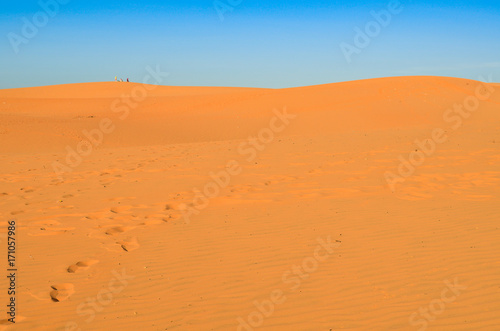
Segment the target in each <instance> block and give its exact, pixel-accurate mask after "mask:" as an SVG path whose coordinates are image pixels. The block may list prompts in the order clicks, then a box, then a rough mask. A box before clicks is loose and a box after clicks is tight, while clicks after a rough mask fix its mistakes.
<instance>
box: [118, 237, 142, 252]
mask: <svg viewBox="0 0 500 331" xmlns="http://www.w3.org/2000/svg"><path fill="white" fill-rule="evenodd" d="M118 245H121V247H122V248H123V250H124V251H126V252H131V251H135V250H136V249H138V248H139V246H140V245H139V243H138V242H137V237H132V238H128V239H126V240H124V241H120V242H118Z"/></svg>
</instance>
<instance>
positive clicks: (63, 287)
mask: <svg viewBox="0 0 500 331" xmlns="http://www.w3.org/2000/svg"><path fill="white" fill-rule="evenodd" d="M51 287H52V291H51V292H50V298H51V299H52V301H54V302H61V301H64V300H66V299H68V298H69V297H70V296H71V295H72V294H73V293H75V286H74V285H73V284H70V283H65V284H59V285H52V286H51Z"/></svg>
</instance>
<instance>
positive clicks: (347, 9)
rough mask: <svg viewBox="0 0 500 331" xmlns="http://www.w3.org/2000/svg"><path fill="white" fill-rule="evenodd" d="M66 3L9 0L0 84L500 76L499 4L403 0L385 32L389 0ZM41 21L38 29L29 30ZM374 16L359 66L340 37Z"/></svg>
mask: <svg viewBox="0 0 500 331" xmlns="http://www.w3.org/2000/svg"><path fill="white" fill-rule="evenodd" d="M51 1H52V2H53V1H56V0H42V1H41V2H48V3H49V2H51ZM59 1H60V2H67V3H66V4H61V5H59V8H58V9H57V8H51V9H52V10H53V9H57V10H53V12H52V13H51V14H53V17H50V16H49V15H46V14H44V13H45V11H44V10H43V9H42V7H41V6H40V4H39V2H38V1H37V0H21V1H8V2H7V1H3V2H2V5H1V10H0V33H1V38H0V88H14V87H28V86H39V85H52V84H66V83H77V82H97V81H110V80H113V79H114V77H115V76H118V77H119V78H120V77H121V78H124V79H126V78H127V77H129V78H130V79H131V80H132V81H142V78H143V77H144V76H145V75H146V73H147V72H146V70H145V68H146V67H147V66H150V67H153V68H154V67H156V66H160V68H161V69H162V71H166V72H169V73H170V76H169V78H168V79H167V80H168V81H166V82H164V83H163V84H164V85H189V86H242V87H272V88H281V87H291V86H304V85H315V84H325V83H333V82H340V81H348V80H357V79H365V78H376V77H385V76H403V75H437V76H453V77H462V78H470V79H478V77H479V75H483V76H487V75H489V74H493V79H494V80H495V81H500V1H498V0H491V1H486V0H475V1H472V0H467V1H465V0H433V1H418V0H413V1H406V0H401V1H400V3H401V8H402V9H403V10H402V11H401V12H399V13H396V14H391V20H390V23H389V24H384V25H386V26H382V25H381V24H380V23H377V24H378V26H379V28H380V29H379V30H380V31H377V26H376V25H373V24H371V25H370V21H374V20H375V19H374V18H373V17H372V15H371V12H372V11H375V12H380V11H382V10H387V8H388V4H389V3H390V2H391V0H386V1H345V0H342V1H336V0H308V1H304V0H300V1H299V0H282V1H272V0H265V1H260V0H220V1H219V0H217V1H215V2H214V1H213V0H199V1H198V0H196V1H195V0H176V1H159V0H158V1H156V0H143V1H140V2H139V1H131V0H110V1H103V0H59ZM231 3H232V4H231ZM216 5H217V6H219V8H220V9H219V10H217V9H216ZM52 7H54V6H52ZM398 8H399V7H398ZM49 11H50V10H49ZM34 15H35V17H34ZM44 18H48V19H47V20H45V21H47V22H44ZM33 20H35V21H36V22H35V23H38V25H40V27H39V28H37V29H38V31H37V32H36V33H33V31H30V30H29V29H27V28H26V27H25V25H26V24H27V23H26V22H29V24H31V23H33ZM44 23H46V24H44ZM367 24H368V27H371V28H372V30H370V31H372V32H371V33H370V34H371V35H372V37H369V38H370V40H369V44H368V45H364V44H363V43H361V44H360V41H359V40H358V45H361V46H363V48H360V47H358V48H357V50H358V52H357V53H352V54H351V56H350V60H351V62H350V63H349V62H348V61H347V60H346V56H345V55H344V52H343V51H342V48H341V45H344V46H345V45H347V44H349V45H351V46H353V47H356V44H355V41H354V38H355V35H356V31H355V28H359V29H361V30H365V28H366V27H367ZM23 27H24V28H23ZM23 29H24V32H23ZM358 31H359V30H358ZM361 41H362V42H365V43H366V41H363V40H361ZM342 43H344V44H342ZM13 45H14V47H13ZM365 46H366V47H365ZM16 48H17V50H18V52H17V53H16V52H15V49H16Z"/></svg>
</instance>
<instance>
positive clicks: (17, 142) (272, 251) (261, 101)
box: [0, 77, 500, 331]
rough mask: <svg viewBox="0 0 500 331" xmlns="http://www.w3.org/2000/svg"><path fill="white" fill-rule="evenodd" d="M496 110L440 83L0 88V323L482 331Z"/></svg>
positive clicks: (497, 271) (489, 93)
mask: <svg viewBox="0 0 500 331" xmlns="http://www.w3.org/2000/svg"><path fill="white" fill-rule="evenodd" d="M144 91H147V97H144V96H145V95H144V94H143V92H144ZM130 95H135V96H136V97H130ZM454 105H462V106H458V108H454V107H455V106H454ZM499 109H500V85H499V84H486V83H481V82H479V81H472V80H464V79H455V78H444V77H397V78H383V79H372V80H362V81H353V82H346V83H336V84H328V85H319V86H308V87H301V88H289V89H251V88H215V87H172V86H142V85H141V84H137V83H115V82H109V83H108V82H105V83H86V84H71V85H60V86H47V87H37V88H23V89H12V90H0V139H1V144H0V164H1V165H0V173H1V176H0V220H1V224H2V226H1V227H0V241H1V243H0V245H1V250H0V258H1V260H2V266H4V267H3V269H2V273H3V272H4V270H6V263H5V261H6V259H7V258H6V251H7V250H6V239H7V238H6V234H7V221H8V220H12V219H15V220H16V222H17V234H16V236H17V239H16V240H17V263H18V266H17V267H18V275H17V282H18V283H17V284H18V288H17V300H18V306H17V316H16V325H15V326H9V324H8V322H7V320H6V319H7V318H8V316H6V315H4V316H1V318H0V329H6V330H188V331H191V330H193V331H194V330H196V331H198V330H243V331H249V330H301V331H302V330H303V331H311V330H318V331H330V330H332V331H333V330H426V329H429V330H454V331H458V330H498V325H500V314H499V313H498V309H499V307H500V284H499V279H500V261H499V254H500V240H499V238H500V230H499V226H500V225H499V214H500V168H499V163H500V130H499V123H500V112H499ZM103 129H104V130H103ZM89 137H91V138H89ZM252 137H254V138H252ZM92 139H93V140H92ZM428 139H430V140H428ZM416 141H418V142H420V143H421V144H419V143H416ZM422 142H424V143H422ZM79 152H83V153H79ZM411 162H413V164H412V163H411ZM415 164H417V165H415ZM5 274H7V272H6V271H5ZM0 279H1V281H0V293H1V295H0V299H1V305H2V307H5V305H6V304H7V303H8V301H7V300H8V297H7V291H6V289H7V288H8V279H7V278H6V277H5V276H2V277H1V278H0ZM4 309H5V308H4Z"/></svg>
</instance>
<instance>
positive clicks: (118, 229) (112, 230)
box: [106, 226, 133, 236]
mask: <svg viewBox="0 0 500 331" xmlns="http://www.w3.org/2000/svg"><path fill="white" fill-rule="evenodd" d="M132 229H133V227H132V226H115V227H112V228H109V229H108V230H107V231H106V234H107V235H109V236H113V235H115V234H118V233H123V232H126V231H129V230H132Z"/></svg>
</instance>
